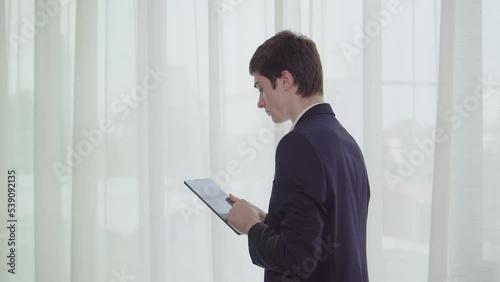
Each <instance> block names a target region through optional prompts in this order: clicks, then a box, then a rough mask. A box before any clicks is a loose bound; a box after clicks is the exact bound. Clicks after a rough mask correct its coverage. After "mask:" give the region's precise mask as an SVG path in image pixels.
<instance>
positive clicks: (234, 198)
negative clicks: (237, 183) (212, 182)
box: [229, 193, 240, 202]
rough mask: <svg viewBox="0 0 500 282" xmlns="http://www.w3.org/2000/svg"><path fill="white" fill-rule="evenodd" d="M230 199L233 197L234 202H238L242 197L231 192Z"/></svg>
mask: <svg viewBox="0 0 500 282" xmlns="http://www.w3.org/2000/svg"><path fill="white" fill-rule="evenodd" d="M229 199H231V201H233V202H238V201H239V200H240V198H238V197H236V196H235V195H233V194H231V193H229Z"/></svg>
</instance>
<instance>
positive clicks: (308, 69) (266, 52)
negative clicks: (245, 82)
mask: <svg viewBox="0 0 500 282" xmlns="http://www.w3.org/2000/svg"><path fill="white" fill-rule="evenodd" d="M283 70H288V71H289V72H290V73H291V74H292V75H293V78H294V83H295V84H297V85H298V90H297V94H299V95H302V96H303V97H309V96H312V95H314V94H316V93H320V94H321V95H323V68H322V67H321V60H320V58H319V53H318V50H317V49H316V44H315V43H314V41H312V40H311V39H309V38H307V37H306V36H304V35H302V34H296V33H294V32H292V31H290V30H284V31H280V32H278V33H276V35H274V36H273V37H271V38H269V39H268V40H266V41H265V42H264V43H263V44H262V45H260V46H259V48H257V50H256V51H255V53H254V54H253V56H252V59H251V60H250V66H249V71H250V74H251V75H253V74H254V73H256V72H258V73H259V74H260V75H262V76H265V77H266V78H268V79H269V80H270V81H271V84H272V86H273V89H275V88H276V79H278V78H280V77H281V72H282V71H283Z"/></svg>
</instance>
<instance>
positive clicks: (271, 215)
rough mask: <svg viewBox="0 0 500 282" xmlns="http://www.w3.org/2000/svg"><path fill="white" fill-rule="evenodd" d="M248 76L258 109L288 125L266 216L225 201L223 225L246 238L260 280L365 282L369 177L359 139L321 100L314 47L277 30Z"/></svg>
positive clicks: (247, 206)
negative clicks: (251, 78) (228, 207)
mask: <svg viewBox="0 0 500 282" xmlns="http://www.w3.org/2000/svg"><path fill="white" fill-rule="evenodd" d="M250 74H251V75H253V76H254V81H255V85H254V86H255V87H256V88H257V89H258V90H259V102H258V104H257V106H258V107H259V108H262V109H264V110H265V111H266V113H267V114H268V115H270V116H271V118H272V120H273V121H274V122H275V123H281V122H285V121H287V120H292V122H293V125H292V129H291V130H290V132H289V133H288V134H286V135H285V136H284V137H283V138H282V139H281V141H280V142H279V144H278V147H277V149H276V170H275V175H274V181H273V187H272V192H271V199H270V202H269V209H268V213H267V214H266V213H265V212H264V211H262V210H261V209H259V208H257V207H255V206H254V205H252V204H251V203H249V202H247V201H245V200H243V199H239V198H237V197H235V196H233V195H230V197H231V199H232V200H233V201H234V202H235V203H234V204H233V207H232V209H231V211H230V213H229V215H228V221H229V222H230V223H231V224H232V225H233V226H235V227H236V228H237V229H239V230H240V231H242V232H243V233H245V234H248V246H249V250H250V256H251V258H252V261H253V262H254V264H256V265H258V266H261V267H264V268H265V269H266V270H265V278H264V281H265V282H271V281H273V282H274V281H276V282H277V281H280V282H281V281H310V282H312V281H317V282H330V281H338V282H367V281H368V271H367V262H366V220H367V215H368V202H369V198H370V188H369V184H368V177H367V173H366V168H365V164H364V160H363V155H362V153H361V150H360V149H359V147H358V145H357V144H356V141H355V140H354V139H353V138H352V136H351V135H350V134H349V133H348V132H347V131H346V130H345V129H344V127H343V126H342V125H341V124H340V123H339V121H338V120H337V119H336V118H335V114H334V113H333V111H332V108H331V107H330V105H329V104H327V103H325V102H323V70H322V67H321V61H320V58H319V54H318V51H317V49H316V45H315V43H314V42H313V41H312V40H310V39H308V38H306V37H305V36H302V35H297V34H295V33H293V32H290V31H282V32H279V33H277V34H276V35H275V36H273V37H271V38H270V39H268V40H267V41H266V42H264V44H262V45H261V46H260V47H259V48H257V50H256V51H255V54H254V55H253V57H252V59H251V61H250Z"/></svg>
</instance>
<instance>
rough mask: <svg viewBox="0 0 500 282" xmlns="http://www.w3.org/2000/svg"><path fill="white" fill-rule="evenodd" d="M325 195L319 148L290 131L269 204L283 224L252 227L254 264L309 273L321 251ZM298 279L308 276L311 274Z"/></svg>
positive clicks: (281, 150) (283, 143)
mask: <svg viewBox="0 0 500 282" xmlns="http://www.w3.org/2000/svg"><path fill="white" fill-rule="evenodd" d="M325 199H326V184H325V176H324V172H323V167H322V164H321V162H320V159H319V157H318V154H317V152H316V150H315V149H314V147H313V146H312V145H311V143H310V142H309V141H308V140H307V139H306V138H305V137H304V136H302V135H300V134H298V133H294V132H291V133H289V134H287V135H286V136H285V137H283V139H282V140H281V142H280V144H279V145H278V148H277V151H276V172H275V185H274V187H273V191H272V200H271V203H270V207H269V208H270V213H271V212H273V213H274V216H276V217H277V219H278V220H279V227H280V228H279V230H276V229H273V228H271V227H270V226H269V225H267V224H266V223H258V224H256V225H254V226H253V227H252V228H251V229H250V231H249V234H248V245H249V251H250V256H251V259H252V261H253V262H254V264H257V265H259V266H262V267H264V268H266V269H268V270H271V271H275V272H278V273H282V274H284V275H287V276H288V275H291V276H293V275H297V273H296V272H297V271H296V270H297V269H300V268H301V267H302V266H303V265H307V267H308V268H309V269H311V271H309V273H311V272H312V269H314V268H316V265H317V262H318V258H319V257H321V256H322V248H321V239H322V233H323V227H324V217H325V211H324V208H323V204H322V203H324V201H325ZM271 209H273V211H271ZM268 216H269V214H268ZM304 276H306V277H304ZM300 278H301V279H306V278H307V273H305V274H304V272H302V274H301V277H300Z"/></svg>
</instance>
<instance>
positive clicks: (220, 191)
mask: <svg viewBox="0 0 500 282" xmlns="http://www.w3.org/2000/svg"><path fill="white" fill-rule="evenodd" d="M202 180H203V181H210V182H212V184H213V187H216V188H217V189H219V193H221V194H223V195H225V197H226V202H227V203H228V205H230V206H232V201H231V200H230V199H229V196H228V195H227V194H226V192H224V190H222V188H221V187H220V186H219V185H218V184H217V183H216V182H215V181H213V180H212V179H210V178H199V179H189V180H185V181H184V184H185V185H186V186H187V187H188V188H189V190H191V191H192V192H193V193H194V194H195V195H196V196H197V197H198V198H199V199H200V200H201V201H202V202H203V203H205V205H207V206H208V207H209V208H210V209H211V210H212V212H213V213H215V214H216V215H217V216H218V217H219V218H220V219H221V220H222V221H223V222H224V223H226V224H227V226H229V228H231V229H232V230H233V231H234V232H235V233H236V234H238V235H242V233H241V232H240V231H238V230H237V229H236V228H234V227H233V226H232V225H231V224H230V223H229V222H228V221H227V219H225V218H223V217H222V215H220V214H219V213H218V212H217V211H216V210H215V209H214V208H213V207H212V206H210V204H209V203H208V202H207V201H206V200H205V199H204V198H203V197H202V196H200V195H199V194H198V192H197V191H196V190H197V189H196V188H195V187H194V186H195V181H202ZM192 186H193V187H192ZM200 188H202V187H200Z"/></svg>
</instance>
